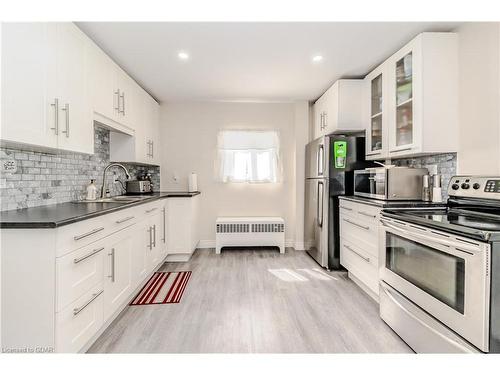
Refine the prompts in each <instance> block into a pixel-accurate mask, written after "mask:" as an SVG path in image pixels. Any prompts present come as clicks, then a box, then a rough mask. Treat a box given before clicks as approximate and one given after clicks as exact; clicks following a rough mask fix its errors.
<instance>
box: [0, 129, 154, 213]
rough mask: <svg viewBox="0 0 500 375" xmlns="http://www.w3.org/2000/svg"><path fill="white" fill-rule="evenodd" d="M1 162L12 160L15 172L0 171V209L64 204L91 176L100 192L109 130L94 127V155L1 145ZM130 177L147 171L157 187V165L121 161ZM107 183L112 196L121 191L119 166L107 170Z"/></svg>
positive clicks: (78, 193)
mask: <svg viewBox="0 0 500 375" xmlns="http://www.w3.org/2000/svg"><path fill="white" fill-rule="evenodd" d="M0 159H1V161H2V165H4V164H5V162H6V161H15V163H16V164H17V170H16V171H15V172H8V171H2V174H1V177H0V197H1V205H0V210H1V211H5V210H13V209H18V208H27V207H36V206H43V205H48V204H54V203H63V202H68V201H72V200H76V199H81V198H84V197H85V194H86V187H87V185H88V184H89V182H90V179H95V180H96V181H95V184H96V186H97V188H98V189H99V191H100V187H101V186H102V173H103V171H104V168H105V167H106V165H108V164H109V130H107V129H104V128H101V127H98V126H96V127H95V131H94V154H93V155H84V154H79V153H74V152H67V151H59V152H57V151H56V152H55V153H46V152H37V151H28V150H24V149H22V148H8V147H7V148H6V147H1V148H0ZM123 164H124V165H125V167H126V168H127V169H128V170H129V172H130V175H131V176H132V178H135V177H137V176H139V175H142V174H144V173H150V174H151V177H152V181H153V188H154V189H159V187H160V167H157V166H144V165H139V164H128V163H123ZM108 173H109V175H108V176H107V178H106V180H107V186H108V188H109V190H110V193H111V195H120V194H123V190H122V188H121V186H120V184H119V183H114V179H115V177H117V178H118V179H120V180H121V181H125V173H124V172H123V171H122V170H121V169H118V168H112V169H110V170H109V171H108Z"/></svg>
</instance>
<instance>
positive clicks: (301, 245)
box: [293, 241, 306, 251]
mask: <svg viewBox="0 0 500 375" xmlns="http://www.w3.org/2000/svg"><path fill="white" fill-rule="evenodd" d="M293 248H294V249H295V250H299V251H303V250H305V249H306V245H305V243H304V242H300V241H297V242H295V245H294V246H293Z"/></svg>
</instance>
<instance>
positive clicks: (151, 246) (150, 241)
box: [148, 227, 153, 250]
mask: <svg viewBox="0 0 500 375" xmlns="http://www.w3.org/2000/svg"><path fill="white" fill-rule="evenodd" d="M148 232H149V245H148V247H149V250H153V238H152V235H153V227H149V229H148Z"/></svg>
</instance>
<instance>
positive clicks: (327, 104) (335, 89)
mask: <svg viewBox="0 0 500 375" xmlns="http://www.w3.org/2000/svg"><path fill="white" fill-rule="evenodd" d="M323 103H324V104H323V129H324V130H323V134H330V133H331V132H333V131H335V130H338V127H339V124H338V113H339V81H337V82H335V83H334V84H333V86H332V87H330V88H329V89H328V91H327V92H325V94H324V95H323Z"/></svg>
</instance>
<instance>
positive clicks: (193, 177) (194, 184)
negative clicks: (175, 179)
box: [189, 172, 198, 192]
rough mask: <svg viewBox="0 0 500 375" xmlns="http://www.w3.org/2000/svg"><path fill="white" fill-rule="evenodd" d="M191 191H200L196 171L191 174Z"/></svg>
mask: <svg viewBox="0 0 500 375" xmlns="http://www.w3.org/2000/svg"><path fill="white" fill-rule="evenodd" d="M189 191H190V192H193V191H198V176H197V175H196V173H194V172H193V173H191V174H190V175H189Z"/></svg>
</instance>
